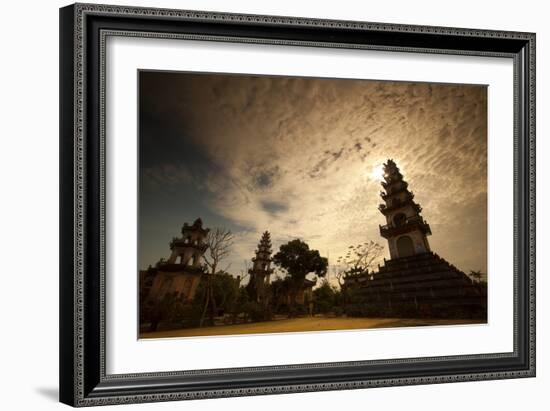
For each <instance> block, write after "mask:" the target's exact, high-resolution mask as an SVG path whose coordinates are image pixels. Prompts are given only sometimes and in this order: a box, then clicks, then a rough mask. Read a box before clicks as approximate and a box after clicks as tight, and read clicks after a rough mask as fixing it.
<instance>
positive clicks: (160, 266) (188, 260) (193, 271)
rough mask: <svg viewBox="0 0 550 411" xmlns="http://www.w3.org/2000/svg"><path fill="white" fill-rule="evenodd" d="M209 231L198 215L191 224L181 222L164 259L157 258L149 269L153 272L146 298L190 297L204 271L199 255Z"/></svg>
mask: <svg viewBox="0 0 550 411" xmlns="http://www.w3.org/2000/svg"><path fill="white" fill-rule="evenodd" d="M209 231H210V230H209V229H207V228H203V227H202V220H201V219H200V218H197V219H196V220H195V222H194V223H193V224H192V225H189V224H187V223H184V225H183V227H182V229H181V234H182V236H181V238H173V239H172V241H170V250H171V253H170V257H169V258H168V260H164V259H161V260H160V261H159V262H158V263H157V265H156V267H155V269H154V270H150V272H151V273H152V274H153V275H154V276H153V279H152V284H151V286H150V290H149V292H148V296H147V297H148V300H149V301H151V302H154V301H162V300H163V299H164V298H165V297H166V296H168V295H171V296H175V297H177V298H180V299H182V300H183V301H186V302H191V301H192V300H193V298H194V296H195V293H196V290H197V287H198V285H199V282H200V279H201V276H202V275H203V274H204V271H205V270H204V264H203V255H204V253H205V252H206V250H207V248H208V244H207V243H206V236H207V235H208V232H209Z"/></svg>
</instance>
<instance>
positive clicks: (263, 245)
mask: <svg viewBox="0 0 550 411" xmlns="http://www.w3.org/2000/svg"><path fill="white" fill-rule="evenodd" d="M272 252H273V251H272V249H271V235H270V234H269V231H265V232H264V233H263V234H262V238H261V239H260V242H259V244H258V248H257V249H256V256H255V257H254V258H252V268H251V269H250V270H248V273H249V274H250V282H249V283H248V286H247V289H248V292H249V295H250V297H251V298H252V299H253V300H255V301H256V302H259V303H262V302H263V303H265V304H267V285H268V284H269V277H270V276H271V274H272V273H273V269H272V268H271V260H272V259H271V254H272Z"/></svg>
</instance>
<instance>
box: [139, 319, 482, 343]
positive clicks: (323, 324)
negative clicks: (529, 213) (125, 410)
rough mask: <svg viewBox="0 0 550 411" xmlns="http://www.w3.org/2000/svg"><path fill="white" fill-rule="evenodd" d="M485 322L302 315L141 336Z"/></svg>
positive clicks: (192, 335) (326, 329)
mask: <svg viewBox="0 0 550 411" xmlns="http://www.w3.org/2000/svg"><path fill="white" fill-rule="evenodd" d="M484 322H485V321H480V322H478V321H476V320H456V319H453V320H444V319H399V318H346V317H337V318H327V317H305V318H292V319H285V320H276V321H264V322H258V323H248V324H235V325H220V326H216V327H203V328H184V329H180V330H168V331H157V332H148V333H141V335H140V338H166V337H196V336H213V335H238V334H263V333H282V332H304V331H328V330H357V329H367V328H386V327H417V326H427V325H456V324H476V323H484Z"/></svg>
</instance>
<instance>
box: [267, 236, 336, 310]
mask: <svg viewBox="0 0 550 411" xmlns="http://www.w3.org/2000/svg"><path fill="white" fill-rule="evenodd" d="M273 262H274V263H275V265H277V266H279V267H281V268H282V269H284V270H285V271H286V272H287V274H288V276H289V277H290V279H291V291H290V299H291V300H290V301H291V306H292V307H294V305H295V303H296V295H297V293H298V291H299V290H300V288H301V287H302V286H303V285H304V280H305V278H306V276H307V275H308V274H310V273H313V274H315V275H316V276H318V277H324V276H325V275H326V273H327V267H328V260H327V259H326V258H325V257H321V255H320V254H319V251H318V250H311V249H310V248H309V245H307V244H306V243H305V242H304V241H302V240H299V239H297V240H292V241H289V242H288V243H286V244H283V245H281V247H280V248H279V252H278V253H277V254H275V255H274V256H273Z"/></svg>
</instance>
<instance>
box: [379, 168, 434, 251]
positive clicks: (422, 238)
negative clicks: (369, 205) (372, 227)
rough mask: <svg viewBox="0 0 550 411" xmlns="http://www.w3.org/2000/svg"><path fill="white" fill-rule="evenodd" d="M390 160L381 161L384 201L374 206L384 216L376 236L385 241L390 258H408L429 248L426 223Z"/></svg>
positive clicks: (428, 232)
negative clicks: (384, 220)
mask: <svg viewBox="0 0 550 411" xmlns="http://www.w3.org/2000/svg"><path fill="white" fill-rule="evenodd" d="M408 186H409V185H408V184H407V182H406V181H405V180H403V175H402V174H401V173H400V171H399V168H398V167H397V165H396V164H395V162H394V161H393V160H388V162H387V163H386V164H384V181H383V182H382V187H384V189H385V192H381V193H380V196H381V197H382V200H384V203H383V204H380V206H379V207H378V209H379V210H380V212H381V213H382V214H383V215H384V217H386V223H387V224H386V225H384V226H380V235H381V236H382V237H384V238H385V239H386V240H388V246H389V249H390V256H391V258H392V259H394V258H400V257H410V256H412V255H415V254H421V253H426V252H429V251H430V244H429V243H428V238H427V236H429V235H431V234H432V232H431V230H430V226H429V225H428V223H426V221H424V219H423V218H422V216H421V215H420V212H421V211H422V207H420V205H418V204H417V203H416V202H415V201H414V194H413V193H412V192H411V191H409V189H408Z"/></svg>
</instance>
